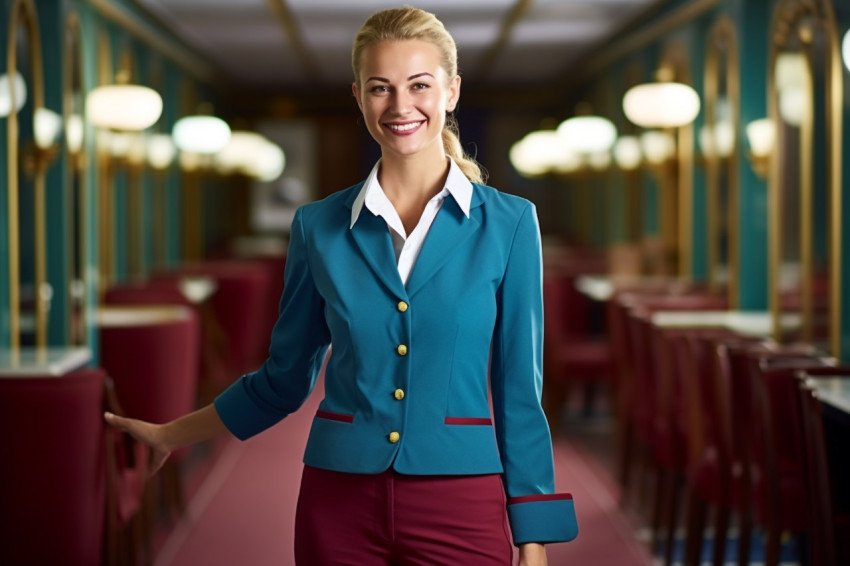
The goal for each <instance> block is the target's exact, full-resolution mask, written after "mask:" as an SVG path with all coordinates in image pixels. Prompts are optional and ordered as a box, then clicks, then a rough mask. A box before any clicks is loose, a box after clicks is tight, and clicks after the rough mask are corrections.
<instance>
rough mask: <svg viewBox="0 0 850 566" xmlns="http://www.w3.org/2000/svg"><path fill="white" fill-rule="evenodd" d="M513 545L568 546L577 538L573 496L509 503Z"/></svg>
mask: <svg viewBox="0 0 850 566" xmlns="http://www.w3.org/2000/svg"><path fill="white" fill-rule="evenodd" d="M508 520H509V521H510V524H511V532H512V534H513V538H514V544H515V545H520V544H524V543H527V542H538V543H549V542H567V541H571V540H573V539H574V538H576V537H577V536H578V522H577V521H576V512H575V506H574V505H573V496H572V495H571V494H569V493H556V494H544V495H527V496H524V497H512V498H511V499H509V500H508Z"/></svg>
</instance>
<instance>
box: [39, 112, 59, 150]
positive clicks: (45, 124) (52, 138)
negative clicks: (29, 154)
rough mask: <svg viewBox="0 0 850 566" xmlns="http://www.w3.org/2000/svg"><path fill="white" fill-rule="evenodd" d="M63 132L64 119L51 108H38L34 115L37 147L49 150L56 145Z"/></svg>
mask: <svg viewBox="0 0 850 566" xmlns="http://www.w3.org/2000/svg"><path fill="white" fill-rule="evenodd" d="M61 132H62V117H61V116H59V114H57V113H56V112H54V111H53V110H50V109H49V108H36V109H35V113H34V115H33V137H35V145H37V146H38V147H40V148H41V149H47V148H48V147H50V146H52V145H53V144H54V143H56V140H57V139H58V138H59V134H60V133H61Z"/></svg>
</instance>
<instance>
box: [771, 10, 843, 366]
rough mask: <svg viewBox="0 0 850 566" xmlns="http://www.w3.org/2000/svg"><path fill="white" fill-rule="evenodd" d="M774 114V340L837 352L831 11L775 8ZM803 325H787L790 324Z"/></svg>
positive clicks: (835, 54)
mask: <svg viewBox="0 0 850 566" xmlns="http://www.w3.org/2000/svg"><path fill="white" fill-rule="evenodd" d="M776 10H777V11H776V15H775V17H774V31H775V33H774V34H773V45H772V48H771V62H772V63H771V68H770V77H769V85H770V95H771V96H770V113H771V118H772V120H773V121H774V124H776V133H777V137H776V140H777V145H776V152H775V155H774V159H773V162H772V167H771V175H770V198H771V210H772V216H771V228H770V246H771V248H770V249H771V258H770V259H771V261H770V269H771V284H772V287H771V307H772V312H773V315H774V335H775V337H776V338H777V339H778V340H781V341H789V340H802V341H804V342H807V343H813V344H815V345H817V346H819V347H821V348H822V349H823V350H825V351H827V352H829V353H831V354H837V353H838V352H839V339H840V328H839V325H840V318H839V309H837V308H830V305H837V304H838V303H839V301H838V292H839V290H840V271H841V268H840V261H841V258H840V255H839V253H838V250H839V249H840V248H839V241H838V237H839V235H838V231H837V224H838V222H839V221H840V217H839V216H838V215H839V214H840V212H839V207H838V206H833V203H839V202H840V194H841V193H840V191H841V186H840V183H841V156H840V155H841V154H840V152H841V137H840V136H841V132H840V131H839V128H838V126H837V125H838V124H841V123H842V119H843V117H842V104H843V91H842V74H841V58H840V53H839V45H838V35H837V31H836V27H835V17H834V14H833V12H832V5H831V3H830V2H827V1H823V0H821V1H818V2H812V3H807V4H803V5H801V4H799V3H798V2H790V1H785V2H781V3H780V4H779V5H778V6H777V8H776ZM795 320H799V324H795V325H789V324H787V323H788V321H795Z"/></svg>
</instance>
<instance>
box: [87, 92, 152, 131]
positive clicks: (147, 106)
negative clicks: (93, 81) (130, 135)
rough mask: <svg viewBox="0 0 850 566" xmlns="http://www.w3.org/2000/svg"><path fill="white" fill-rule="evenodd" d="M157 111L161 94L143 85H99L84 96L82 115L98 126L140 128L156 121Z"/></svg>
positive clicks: (115, 128) (147, 126) (121, 128)
mask: <svg viewBox="0 0 850 566" xmlns="http://www.w3.org/2000/svg"><path fill="white" fill-rule="evenodd" d="M161 114H162V97H161V96H160V95H159V93H158V92H156V91H155V90H153V89H151V88H148V87H146V86H140V85H129V84H116V85H107V86H100V87H97V88H96V89H94V90H92V91H91V92H90V93H89V95H88V96H87V97H86V117H87V118H88V119H89V121H90V122H91V123H92V124H94V125H95V126H98V127H100V128H109V129H112V130H124V131H140V130H144V129H145V128H149V127H150V126H152V125H153V124H154V123H156V121H157V120H159V117H160V115H161Z"/></svg>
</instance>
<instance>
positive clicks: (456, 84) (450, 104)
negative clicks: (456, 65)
mask: <svg viewBox="0 0 850 566" xmlns="http://www.w3.org/2000/svg"><path fill="white" fill-rule="evenodd" d="M459 98H460V75H455V76H454V78H453V79H452V80H451V81H450V82H449V96H448V99H447V100H446V111H447V112H454V109H455V108H457V101H458V99H459Z"/></svg>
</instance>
